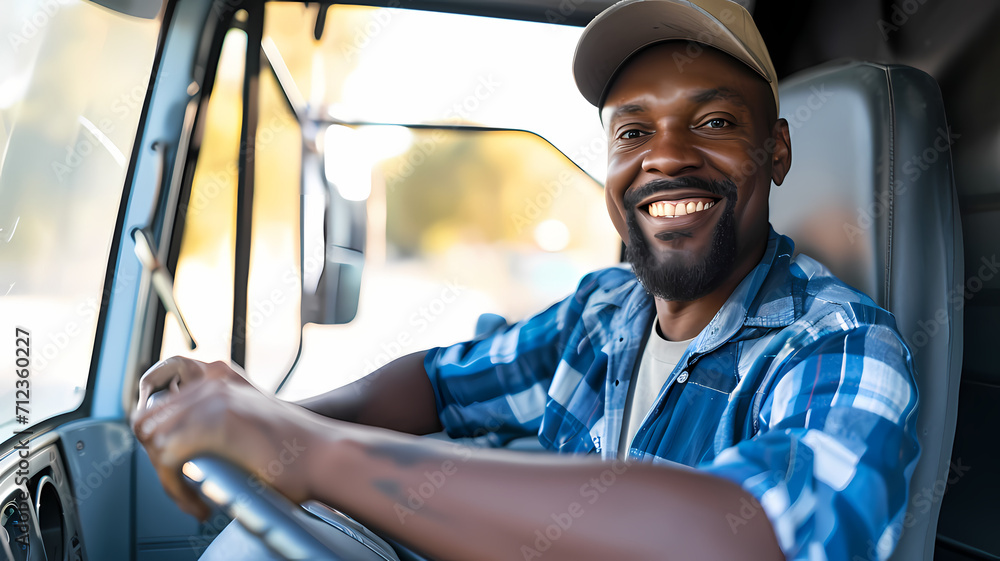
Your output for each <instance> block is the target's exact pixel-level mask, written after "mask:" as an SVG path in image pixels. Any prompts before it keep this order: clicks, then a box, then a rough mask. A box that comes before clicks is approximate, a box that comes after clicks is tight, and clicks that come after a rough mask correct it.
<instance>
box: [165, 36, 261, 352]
mask: <svg viewBox="0 0 1000 561" xmlns="http://www.w3.org/2000/svg"><path fill="white" fill-rule="evenodd" d="M246 45H247V35H246V33H245V32H243V31H241V30H239V29H231V30H229V31H228V32H227V33H226V37H225V39H224V40H223V44H222V54H221V55H220V59H219V70H218V72H217V73H216V76H215V84H214V85H213V87H212V92H211V97H210V98H209V102H208V111H207V114H206V115H205V117H204V135H203V137H202V143H201V148H200V151H199V153H198V161H197V162H196V164H195V171H194V179H193V181H192V184H191V195H190V198H189V199H188V203H187V206H186V207H182V208H181V212H183V213H184V232H183V234H182V238H181V249H180V253H179V255H178V258H177V266H176V269H175V271H174V297H175V298H176V300H177V306H178V308H179V309H180V311H181V314H183V315H184V320H185V322H186V323H187V325H188V328H189V329H190V330H191V334H192V335H193V336H194V339H195V341H196V342H197V344H198V346H197V348H196V349H194V350H190V349H188V347H187V345H186V344H185V342H184V341H185V340H184V338H183V336H182V333H181V329H180V327H179V325H178V322H177V318H176V317H174V316H173V315H172V314H169V313H168V314H167V318H166V323H165V324H164V329H163V344H162V347H161V353H160V354H161V357H163V358H166V357H170V356H174V355H182V356H188V357H191V358H196V359H198V360H204V361H206V362H211V361H215V360H222V361H228V360H229V356H230V344H231V339H232V326H233V285H234V281H233V275H234V265H233V255H234V252H235V247H236V241H235V232H236V188H237V180H238V176H239V155H240V122H241V114H242V113H241V112H242V106H243V94H242V91H243V69H244V61H245V60H246Z"/></svg>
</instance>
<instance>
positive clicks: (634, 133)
mask: <svg viewBox="0 0 1000 561" xmlns="http://www.w3.org/2000/svg"><path fill="white" fill-rule="evenodd" d="M641 136H642V131H641V130H639V129H628V130H626V131H624V132H622V133H621V135H619V137H618V138H621V139H622V140H635V139H637V138H640V137H641Z"/></svg>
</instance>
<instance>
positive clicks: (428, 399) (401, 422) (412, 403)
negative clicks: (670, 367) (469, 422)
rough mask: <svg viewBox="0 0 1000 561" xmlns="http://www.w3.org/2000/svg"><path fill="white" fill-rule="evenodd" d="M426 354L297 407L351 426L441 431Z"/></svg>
mask: <svg viewBox="0 0 1000 561" xmlns="http://www.w3.org/2000/svg"><path fill="white" fill-rule="evenodd" d="M426 354H427V353H426V352H418V353H413V354H410V355H407V356H404V357H401V358H399V359H396V360H394V361H392V362H390V363H389V364H387V365H385V366H384V367H382V368H380V369H378V370H376V371H375V372H373V373H371V374H369V375H368V376H366V377H364V378H362V379H360V380H357V381H356V382H353V383H351V384H348V385H346V386H343V387H340V388H337V389H335V390H331V391H329V392H327V393H324V394H321V395H318V396H314V397H311V398H308V399H304V400H302V401H299V402H297V403H298V405H301V406H302V407H305V408H306V409H308V410H310V411H313V412H315V413H318V414H320V415H323V416H325V417H330V418H332V419H339V420H342V421H349V422H352V423H359V424H363V425H369V426H374V427H381V428H387V429H391V430H395V431H400V432H406V433H410V434H428V433H431V432H437V431H440V430H441V422H440V420H439V419H438V416H437V407H436V406H435V403H434V393H433V389H432V388H431V384H430V381H429V380H428V379H427V374H426V372H425V371H424V356H425V355H426Z"/></svg>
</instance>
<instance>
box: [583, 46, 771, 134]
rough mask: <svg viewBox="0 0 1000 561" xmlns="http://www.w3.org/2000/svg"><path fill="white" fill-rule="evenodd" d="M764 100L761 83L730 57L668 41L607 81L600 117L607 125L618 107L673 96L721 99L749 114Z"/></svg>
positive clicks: (634, 58) (641, 54)
mask: <svg viewBox="0 0 1000 561" xmlns="http://www.w3.org/2000/svg"><path fill="white" fill-rule="evenodd" d="M763 90H767V91H763ZM762 94H767V96H766V97H763V96H762ZM770 96H771V94H770V88H769V87H768V86H767V84H766V83H765V82H764V80H763V79H762V78H760V77H759V76H757V74H756V73H754V71H753V70H751V69H750V68H748V67H747V66H746V65H744V64H743V63H741V62H739V61H737V60H736V59H734V58H733V57H731V56H729V55H727V54H725V53H722V52H721V51H718V50H716V49H713V48H711V47H707V46H703V45H700V44H697V43H688V42H686V41H669V42H666V43H660V44H657V45H654V46H652V47H648V48H646V49H644V50H642V51H640V52H639V53H637V54H635V55H633V56H632V57H631V58H629V59H628V61H626V62H625V64H624V65H623V66H622V68H621V69H620V70H619V71H618V73H617V74H616V75H615V77H614V78H613V79H612V82H611V86H610V88H609V89H608V94H607V97H606V99H605V102H604V105H603V106H602V107H601V115H602V119H603V120H604V122H605V123H607V117H608V115H609V114H610V111H611V110H613V109H615V108H618V107H620V106H622V105H625V104H634V103H636V101H638V100H646V101H649V100H669V99H673V98H677V97H680V98H683V99H685V100H687V101H691V102H694V103H700V102H704V101H708V100H709V99H726V100H728V101H731V102H733V103H736V104H739V105H743V106H745V107H747V108H749V109H751V110H753V111H754V112H756V111H765V110H766V107H765V106H764V105H763V103H762V101H766V100H768V99H770Z"/></svg>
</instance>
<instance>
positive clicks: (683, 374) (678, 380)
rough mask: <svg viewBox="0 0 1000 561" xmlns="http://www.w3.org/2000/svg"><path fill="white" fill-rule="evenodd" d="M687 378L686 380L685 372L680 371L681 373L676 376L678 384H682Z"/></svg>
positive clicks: (686, 374)
mask: <svg viewBox="0 0 1000 561" xmlns="http://www.w3.org/2000/svg"><path fill="white" fill-rule="evenodd" d="M687 380H688V373H687V372H681V375H680V376H678V377H677V383H678V384H683V383H684V382H687Z"/></svg>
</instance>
